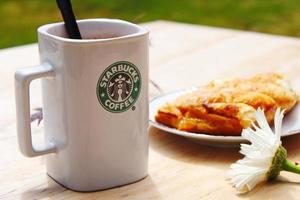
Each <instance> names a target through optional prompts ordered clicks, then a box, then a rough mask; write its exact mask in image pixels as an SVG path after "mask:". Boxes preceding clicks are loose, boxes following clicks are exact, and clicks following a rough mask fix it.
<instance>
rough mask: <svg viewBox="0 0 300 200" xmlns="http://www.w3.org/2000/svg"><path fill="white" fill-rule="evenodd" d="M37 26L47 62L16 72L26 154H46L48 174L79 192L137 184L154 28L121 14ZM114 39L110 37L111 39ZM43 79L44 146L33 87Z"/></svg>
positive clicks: (144, 150)
mask: <svg viewBox="0 0 300 200" xmlns="http://www.w3.org/2000/svg"><path fill="white" fill-rule="evenodd" d="M78 24H79V28H80V31H81V34H82V36H83V38H98V37H104V39H83V40H74V39H68V38H66V33H65V28H64V25H63V24H62V23H55V24H48V25H44V26H41V27H40V28H39V29H38V40H39V52H40V61H41V65H39V66H35V67H30V68H24V69H20V70H18V71H17V72H16V74H15V87H16V108H17V129H18V140H19V146H20V149H21V152H22V153H23V154H24V155H25V156H29V157H32V156H39V155H44V154H47V164H46V165H47V173H48V175H49V176H50V177H52V178H53V179H54V180H56V181H57V182H58V183H60V184H61V185H63V186H65V187H67V188H70V189H72V190H76V191H95V190H101V189H106V188H111V187H116V186H120V185H124V184H128V183H132V182H135V181H138V180H140V179H142V178H144V177H145V176H146V175H147V165H148V133H147V129H148V31H147V30H145V29H144V28H142V27H140V26H138V25H135V24H132V23H129V22H126V21H122V20H112V19H88V20H81V21H78ZM109 37H112V38H109ZM37 78H41V79H42V97H43V114H44V127H45V138H46V143H47V144H46V145H41V146H33V145H32V139H31V126H30V102H29V86H30V82H31V81H32V80H34V79H37Z"/></svg>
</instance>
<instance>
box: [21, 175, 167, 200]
mask: <svg viewBox="0 0 300 200" xmlns="http://www.w3.org/2000/svg"><path fill="white" fill-rule="evenodd" d="M145 198H149V199H158V200H159V199H161V196H160V192H159V191H158V190H157V187H156V185H155V183H154V182H153V180H152V177H151V176H150V175H149V176H147V177H145V178H144V179H142V180H140V181H138V182H135V183H130V184H127V185H124V186H120V187H115V188H111V189H105V190H101V191H95V192H76V191H72V190H68V189H66V188H64V187H62V186H61V185H59V184H57V183H56V182H55V181H53V179H51V178H50V177H48V176H47V181H46V182H45V183H43V184H40V185H37V186H35V187H34V186H32V188H31V189H28V190H25V191H24V192H22V194H21V199H23V200H29V199H72V200H73V199H74V200H75V199H101V200H106V199H109V200H110V199H124V200H130V199H145Z"/></svg>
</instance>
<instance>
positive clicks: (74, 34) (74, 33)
mask: <svg viewBox="0 0 300 200" xmlns="http://www.w3.org/2000/svg"><path fill="white" fill-rule="evenodd" d="M56 3H57V5H58V7H59V9H60V12H61V15H62V17H63V19H64V21H65V27H66V29H67V33H68V35H69V37H70V38H71V39H82V38H81V35H80V32H79V28H78V25H77V23H76V19H75V15H74V12H73V9H72V4H71V2H70V0H56Z"/></svg>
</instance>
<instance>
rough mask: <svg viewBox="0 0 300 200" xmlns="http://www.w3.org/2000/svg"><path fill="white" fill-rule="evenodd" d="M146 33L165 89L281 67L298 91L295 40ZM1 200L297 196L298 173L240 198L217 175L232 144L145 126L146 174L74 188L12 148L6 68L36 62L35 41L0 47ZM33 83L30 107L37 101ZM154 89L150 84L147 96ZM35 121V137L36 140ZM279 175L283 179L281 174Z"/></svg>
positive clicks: (294, 147) (232, 156)
mask: <svg viewBox="0 0 300 200" xmlns="http://www.w3.org/2000/svg"><path fill="white" fill-rule="evenodd" d="M144 26H145V27H146V28H148V29H149V30H150V31H151V47H150V55H151V57H150V66H151V67H150V77H151V79H152V80H154V81H155V82H156V83H158V84H159V85H160V86H161V87H162V89H163V90H164V91H165V92H167V91H172V90H177V89H180V88H186V87H193V86H196V85H201V84H203V83H205V82H207V81H210V80H213V79H218V78H228V77H234V76H249V75H253V74H255V73H261V72H268V71H278V72H282V73H285V74H286V75H287V76H288V78H289V79H290V80H291V81H292V83H293V85H294V87H295V88H297V89H298V90H300V79H299V78H298V74H300V56H299V55H300V40H298V39H295V38H291V37H281V36H271V35H266V34H259V33H250V32H243V31H235V30H228V29H220V28H212V27H205V26H196V25H188V24H180V23H174V22H166V21H158V22H151V23H148V24H144ZM0 60H1V63H0V69H1V73H0V80H1V85H0V89H1V90H0V91H1V92H0V103H1V112H0V119H1V120H0V152H1V154H0V199H5V200H6V199H72V200H73V199H125V200H127V199H128V200H129V199H130V200H134V199H137V200H140V199H283V198H289V199H298V198H299V195H300V188H299V187H298V186H299V183H300V178H299V177H298V176H297V175H293V174H288V173H283V175H284V176H282V177H281V180H280V181H277V182H274V183H272V184H268V185H265V186H264V187H258V188H256V189H255V190H254V192H252V193H250V194H247V195H244V196H240V195H238V194H237V193H236V191H235V190H234V189H233V188H232V187H231V186H230V185H229V184H228V183H227V182H226V181H225V180H224V174H225V172H226V170H227V169H228V167H229V165H230V164H231V163H232V162H234V161H235V160H237V159H239V158H240V155H239V153H238V149H230V148H226V149H222V148H213V147H206V146H203V145H199V144H196V143H193V142H191V141H189V140H186V139H183V138H181V137H179V136H174V135H170V134H167V133H165V132H163V131H159V130H157V129H155V128H150V131H149V132H150V133H149V135H150V160H149V176H148V177H147V178H145V179H144V180H142V181H140V182H138V183H135V184H130V185H127V186H124V187H119V188H115V189H110V190H105V191H102V192H95V193H77V192H73V191H70V190H66V189H65V188H63V187H61V186H59V185H58V184H56V183H55V182H54V181H53V180H52V179H50V178H49V177H48V176H47V175H46V174H45V166H44V159H43V157H38V158H25V157H23V156H22V155H21V154H20V153H19V150H18V148H17V141H16V125H15V109H14V88H13V87H14V82H13V74H14V72H15V70H16V69H18V68H20V67H23V66H33V65H36V64H38V50H37V45H36V44H33V45H28V46H23V47H17V48H10V49H4V50H0ZM39 94H40V85H39V82H36V83H34V84H33V87H32V96H31V98H32V106H33V107H37V106H39V105H40V103H41V100H40V95H39ZM157 95H160V92H159V91H157V90H156V89H155V88H154V87H153V86H151V87H150V97H151V98H153V97H155V96H157ZM42 128H43V127H42V126H41V127H37V126H36V125H35V126H34V129H35V131H34V132H35V133H34V139H35V140H36V141H41V140H43V135H42ZM299 145H300V135H295V136H291V137H288V138H285V139H284V146H285V147H287V149H288V152H289V158H290V159H291V160H292V161H297V160H300V149H299ZM283 177H284V178H283Z"/></svg>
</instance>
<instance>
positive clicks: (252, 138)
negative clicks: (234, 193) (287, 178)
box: [226, 108, 300, 192]
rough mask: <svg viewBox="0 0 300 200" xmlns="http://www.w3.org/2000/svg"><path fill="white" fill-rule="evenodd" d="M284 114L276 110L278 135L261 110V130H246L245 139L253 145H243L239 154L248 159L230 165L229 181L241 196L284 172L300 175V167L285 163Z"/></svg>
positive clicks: (258, 122) (258, 114)
mask: <svg viewBox="0 0 300 200" xmlns="http://www.w3.org/2000/svg"><path fill="white" fill-rule="evenodd" d="M283 112H284V111H280V109H279V108H278V109H277V110H276V113H275V117H274V126H275V133H273V131H272V129H271V128H270V126H269V124H268V122H267V120H266V117H265V115H264V112H263V110H261V109H260V108H259V109H258V110H257V111H256V113H255V118H256V122H257V124H258V126H257V125H255V123H252V127H253V129H251V128H247V129H244V130H243V132H242V137H243V138H245V139H247V140H248V141H249V142H250V143H251V144H241V150H240V153H241V154H243V155H244V156H245V157H244V158H243V159H241V160H238V161H237V162H236V163H234V164H232V165H231V167H230V168H231V170H230V171H229V173H228V174H227V177H226V178H227V179H228V180H230V182H231V183H232V185H233V186H234V187H235V188H236V189H237V190H238V191H239V192H248V191H250V190H252V189H253V188H254V186H255V185H257V184H258V183H260V182H263V181H268V180H273V179H275V178H276V177H277V176H278V175H279V173H280V171H282V170H285V171H290V172H294V173H298V174H300V167H298V166H296V165H295V164H293V163H291V162H289V161H287V160H286V157H287V151H286V150H285V148H284V147H283V146H282V145H281V140H280V136H281V124H282V119H283Z"/></svg>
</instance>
